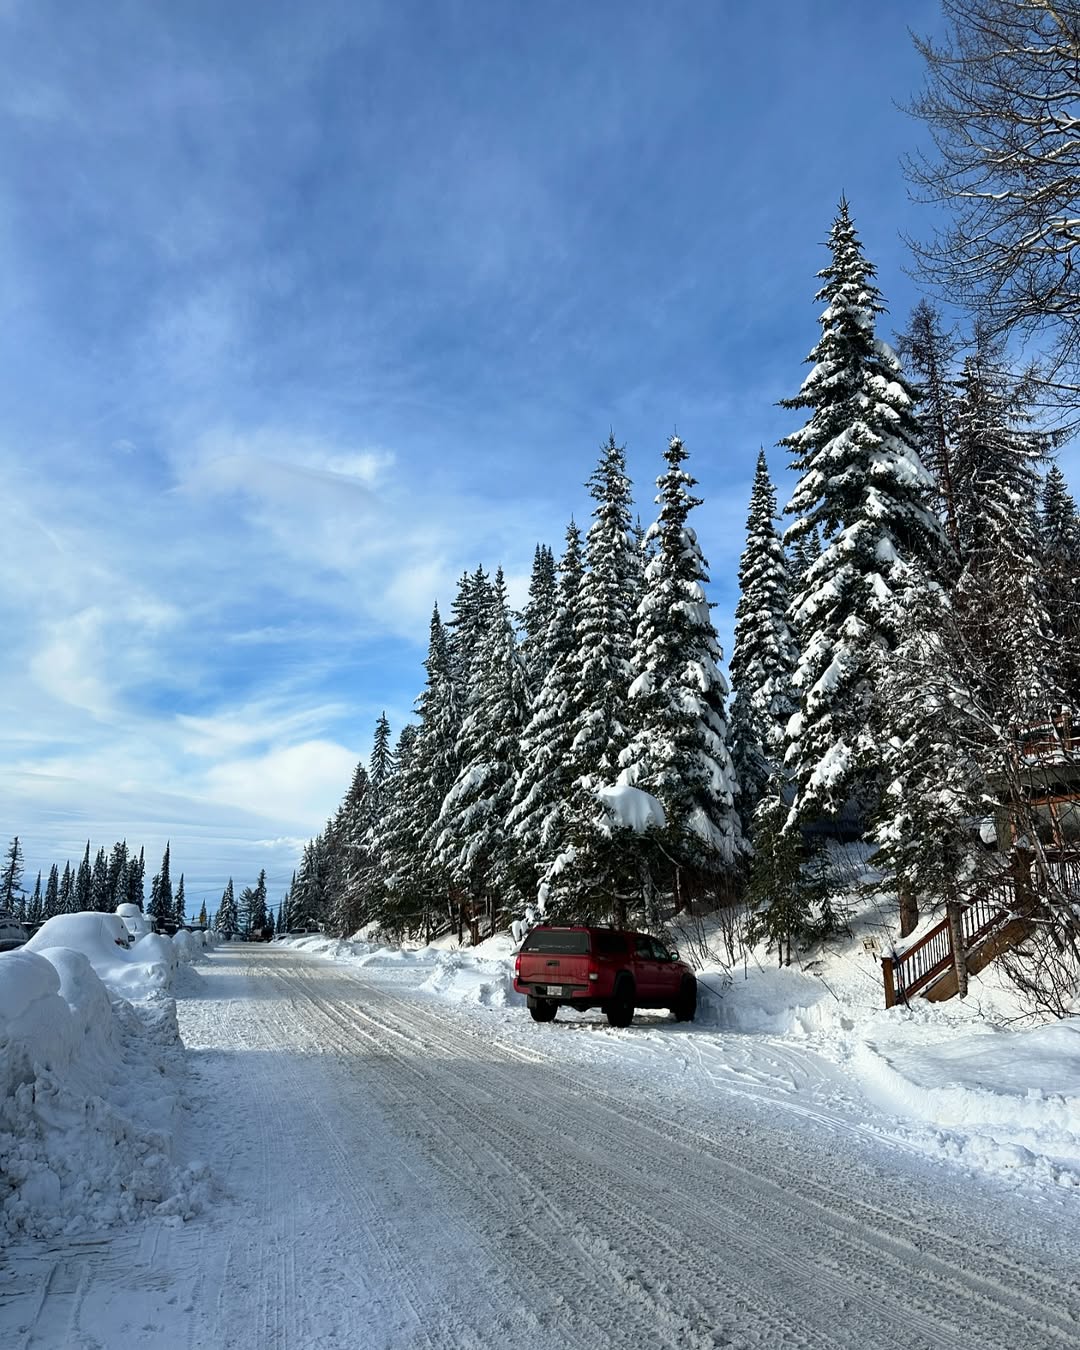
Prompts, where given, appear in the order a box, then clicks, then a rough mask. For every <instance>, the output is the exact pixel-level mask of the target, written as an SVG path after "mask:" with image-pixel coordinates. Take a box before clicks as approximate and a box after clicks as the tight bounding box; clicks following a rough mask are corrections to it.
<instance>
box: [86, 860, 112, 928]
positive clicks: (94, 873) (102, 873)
mask: <svg viewBox="0 0 1080 1350" xmlns="http://www.w3.org/2000/svg"><path fill="white" fill-rule="evenodd" d="M110 900H111V896H110V894H109V860H108V859H107V858H106V856H105V846H104V845H102V847H101V848H99V849H98V851H97V854H96V855H95V857H94V866H93V868H92V869H91V872H90V908H91V909H96V910H97V911H98V912H99V913H103V914H107V913H108V912H109V911H110V910H112V909H114V908H115V906H114V905H112V904H111V903H110Z"/></svg>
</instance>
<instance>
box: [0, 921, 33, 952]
mask: <svg viewBox="0 0 1080 1350" xmlns="http://www.w3.org/2000/svg"><path fill="white" fill-rule="evenodd" d="M29 938H30V933H29V931H28V930H27V929H26V928H25V927H24V926H23V925H22V924H21V923H20V922H19V920H18V919H16V918H15V916H14V915H13V914H0V952H13V951H14V950H15V948H16V947H21V946H22V945H23V943H24V942H27V941H28V940H29Z"/></svg>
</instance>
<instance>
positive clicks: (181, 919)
mask: <svg viewBox="0 0 1080 1350" xmlns="http://www.w3.org/2000/svg"><path fill="white" fill-rule="evenodd" d="M185 904H186V902H185V900H184V874H183V872H181V873H180V883H179V885H178V886H177V888H176V905H175V908H174V910H173V918H174V919H175V920H176V923H177V926H178V927H181V928H182V927H183V926H184V924H185V923H187V910H186V908H185Z"/></svg>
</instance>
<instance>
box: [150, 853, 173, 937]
mask: <svg viewBox="0 0 1080 1350" xmlns="http://www.w3.org/2000/svg"><path fill="white" fill-rule="evenodd" d="M169 849H170V845H169V843H168V842H166V844H165V852H164V853H163V854H162V858H161V871H160V872H158V874H157V875H156V876H155V877H154V881H153V885H152V886H151V888H150V917H151V918H152V919H153V920H155V922H161V923H166V922H168V921H169V920H170V919H171V918H172V917H173V910H174V908H175V901H174V900H173V888H172V878H171V877H170V876H169Z"/></svg>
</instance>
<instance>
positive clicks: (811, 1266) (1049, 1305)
mask: <svg viewBox="0 0 1080 1350" xmlns="http://www.w3.org/2000/svg"><path fill="white" fill-rule="evenodd" d="M338 973H339V974H340V975H341V977H342V979H343V981H347V982H352V983H353V984H356V985H360V986H361V990H362V996H363V998H364V1000H365V1005H366V1006H365V1007H364V1009H363V1010H359V1009H354V1006H353V1005H355V1002H356V999H357V995H354V996H353V997H352V998H348V997H346V1004H347V1005H349V1006H350V1015H352V1014H353V1012H354V1011H356V1012H360V1013H361V1015H362V1016H363V1017H364V1018H366V1019H367V1021H368V1024H369V1032H370V1034H371V1035H372V1036H373V1037H375V1039H376V1040H379V1039H381V1040H382V1041H384V1042H386V1041H392V1040H394V1039H395V1038H397V1039H399V1040H402V1041H403V1042H404V1045H405V1046H406V1047H407V1052H408V1053H413V1054H415V1055H417V1056H418V1057H423V1056H424V1055H426V1056H427V1058H428V1061H429V1062H430V1063H433V1064H437V1063H438V1062H439V1061H438V1056H439V1055H440V1054H442V1055H444V1056H445V1055H447V1054H455V1055H457V1056H458V1058H459V1059H460V1057H461V1040H462V1032H463V1031H464V1028H463V1026H462V1025H461V1023H460V1019H456V1018H454V1019H453V1034H451V1035H448V1034H447V1033H446V1031H445V1026H444V1023H445V1021H446V1020H447V1019H448V1018H452V1012H451V1013H448V1014H447V1018H442V1019H441V1020H440V1017H439V1016H438V1015H437V1014H436V1015H433V1013H432V1011H431V1010H430V1009H429V1008H427V1007H424V1005H423V1004H422V1003H421V1002H420V1001H419V1000H415V999H402V998H399V997H395V996H393V995H389V994H387V993H385V992H384V991H383V990H381V989H379V988H377V987H374V986H370V985H366V984H364V982H363V981H362V979H360V978H358V977H357V976H355V975H354V974H353V972H351V971H348V972H338ZM292 978H294V979H295V978H296V977H295V976H293V977H292ZM316 987H317V988H321V989H323V990H325V987H326V986H325V982H324V981H323V980H322V979H320V980H319V981H318V982H317V984H316ZM346 988H347V986H346ZM323 1002H324V1003H325V998H324V999H323ZM373 1005H374V1006H375V1007H376V1008H377V1009H378V1011H377V1012H373V1011H372V1006H373ZM328 1006H329V1005H327V1007H328ZM339 1012H340V1010H339ZM440 1012H441V1010H440ZM327 1015H328V1016H330V1015H331V1014H330V1013H329V1012H328V1013H327ZM624 1034H625V1033H624ZM466 1038H467V1039H474V1038H473V1037H470V1036H468V1033H466ZM482 1050H483V1057H484V1062H483V1065H482V1072H483V1073H484V1075H485V1076H486V1077H487V1080H488V1091H487V1094H486V1100H482V1101H481V1102H480V1103H479V1104H478V1106H476V1107H474V1108H473V1110H472V1115H471V1121H472V1128H473V1129H474V1130H477V1129H481V1128H482V1126H483V1123H484V1115H485V1113H486V1112H489V1111H490V1107H491V1104H492V1100H493V1099H494V1101H495V1103H496V1104H498V1103H499V1102H511V1101H512V1100H513V1098H512V1096H511V1094H512V1093H513V1092H520V1091H521V1088H522V1079H521V1076H520V1075H518V1076H517V1077H516V1078H515V1077H513V1076H511V1077H510V1078H509V1079H508V1078H507V1076H506V1074H505V1072H504V1067H503V1068H501V1067H500V1066H499V1065H498V1063H493V1062H492V1061H493V1056H494V1053H495V1052H494V1049H493V1047H492V1046H491V1044H490V1041H489V1042H485V1043H484V1045H483V1047H482ZM498 1053H499V1055H500V1056H502V1057H503V1058H504V1061H505V1059H507V1058H509V1059H514V1058H516V1059H518V1060H519V1061H521V1060H524V1061H525V1062H527V1063H528V1064H529V1065H530V1067H532V1068H533V1069H534V1070H537V1069H539V1070H541V1071H542V1072H543V1074H544V1076H545V1077H546V1078H547V1079H548V1082H549V1084H550V1081H551V1080H552V1079H554V1080H555V1082H556V1083H557V1084H558V1086H559V1088H560V1091H561V1093H562V1094H564V1099H565V1100H573V1095H574V1093H575V1092H576V1091H577V1089H578V1087H579V1083H578V1082H577V1081H576V1080H575V1079H574V1078H573V1076H572V1074H570V1073H568V1072H567V1071H566V1070H565V1069H563V1068H560V1067H557V1066H554V1065H553V1064H552V1063H551V1061H550V1058H549V1057H545V1056H544V1055H543V1054H542V1053H541V1052H534V1053H530V1052H526V1051H523V1050H522V1049H521V1048H520V1047H518V1046H508V1045H507V1044H505V1043H503V1042H501V1041H500V1043H499V1045H498ZM422 1076H423V1075H422V1074H421V1077H422ZM496 1077H501V1078H502V1080H503V1085H504V1086H503V1089H502V1091H501V1092H492V1091H491V1087H492V1084H493V1080H494V1079H495V1078H496ZM524 1081H525V1085H526V1091H528V1092H530V1112H531V1114H532V1116H533V1117H534V1119H536V1120H539V1121H546V1127H547V1128H552V1129H558V1127H559V1124H560V1121H559V1119H558V1117H556V1118H554V1119H553V1118H552V1115H551V1112H550V1108H549V1106H548V1104H547V1103H545V1102H544V1101H543V1100H540V1099H538V1097H537V1095H536V1094H535V1092H531V1091H530V1089H529V1084H528V1080H527V1079H526V1080H524ZM455 1092H456V1093H457V1096H458V1098H460V1097H461V1094H462V1089H461V1088H460V1086H454V1085H451V1087H450V1088H445V1087H444V1090H443V1097H442V1107H443V1109H450V1108H449V1106H448V1105H447V1100H448V1098H447V1093H449V1096H450V1097H451V1098H452V1097H453V1096H454V1093H455ZM589 1093H590V1106H589V1111H594V1110H595V1108H597V1107H600V1106H602V1107H603V1110H604V1111H605V1112H606V1118H602V1119H601V1120H599V1121H596V1122H595V1124H596V1127H597V1128H598V1129H600V1130H601V1131H606V1132H607V1133H608V1134H610V1133H612V1132H613V1131H617V1126H618V1124H619V1122H620V1121H621V1120H623V1119H625V1118H626V1116H627V1113H628V1111H629V1112H630V1118H631V1119H632V1120H633V1122H634V1124H635V1126H637V1127H638V1128H645V1129H647V1130H648V1131H649V1132H650V1133H652V1134H653V1135H654V1136H655V1137H656V1147H657V1150H658V1151H659V1150H662V1149H663V1147H664V1144H665V1142H668V1141H671V1140H675V1141H677V1142H678V1143H679V1144H680V1145H681V1146H682V1147H683V1148H685V1149H689V1150H690V1151H691V1152H693V1151H694V1150H701V1149H705V1150H708V1151H709V1154H710V1155H711V1165H712V1166H713V1168H714V1169H715V1168H716V1166H717V1165H718V1164H726V1167H727V1172H728V1175H727V1176H726V1177H724V1178H723V1181H724V1185H725V1187H726V1188H727V1189H729V1190H730V1189H732V1188H735V1189H736V1190H741V1192H742V1201H743V1203H744V1204H745V1205H746V1206H747V1212H748V1213H749V1212H752V1211H753V1208H754V1207H755V1206H756V1207H758V1208H759V1209H760V1210H761V1211H762V1213H761V1215H760V1216H759V1217H765V1216H766V1215H767V1216H768V1218H769V1220H770V1224H771V1225H772V1226H774V1231H777V1232H779V1233H781V1234H783V1233H785V1232H788V1233H790V1228H791V1226H792V1224H793V1223H794V1222H798V1223H801V1224H810V1225H811V1226H813V1227H817V1228H819V1229H822V1232H821V1234H820V1236H821V1239H822V1241H821V1242H820V1243H814V1244H813V1245H814V1247H815V1250H814V1252H813V1261H803V1262H801V1263H800V1262H799V1261H794V1262H792V1259H791V1256H790V1252H785V1250H784V1247H783V1244H781V1245H780V1246H779V1247H777V1246H774V1247H773V1249H772V1250H771V1252H769V1253H767V1255H768V1258H769V1260H770V1265H771V1262H772V1261H778V1262H779V1263H780V1267H781V1268H784V1267H786V1268H787V1269H788V1270H789V1272H790V1274H791V1275H792V1276H797V1275H798V1273H799V1271H800V1269H801V1270H802V1273H803V1275H804V1276H805V1277H808V1278H809V1279H810V1280H811V1281H813V1280H817V1281H821V1280H822V1278H823V1277H824V1279H825V1281H826V1283H827V1284H828V1285H829V1286H830V1290H829V1294H830V1297H829V1299H827V1300H826V1303H828V1302H830V1301H832V1306H833V1307H834V1308H835V1307H837V1306H840V1304H841V1303H842V1302H845V1301H846V1302H847V1305H848V1309H849V1311H850V1309H851V1306H852V1304H853V1303H856V1304H859V1303H861V1304H862V1306H863V1309H864V1312H870V1311H872V1310H873V1309H874V1306H875V1305H877V1306H878V1307H881V1308H888V1307H889V1305H890V1304H892V1305H894V1308H895V1320H896V1322H897V1324H898V1325H901V1326H903V1327H904V1328H905V1329H906V1331H907V1332H908V1333H909V1334H912V1335H913V1336H914V1338H915V1339H912V1341H911V1344H919V1343H920V1340H919V1337H923V1338H925V1343H927V1344H933V1345H935V1346H936V1345H942V1346H956V1347H963V1346H968V1345H973V1344H976V1343H978V1342H977V1336H978V1335H979V1334H981V1335H984V1336H988V1337H989V1343H992V1342H993V1338H994V1336H995V1335H996V1334H999V1333H1000V1328H1001V1326H1002V1325H1005V1324H1015V1323H1016V1322H1019V1324H1020V1325H1024V1326H1026V1327H1027V1328H1028V1329H1030V1331H1031V1332H1032V1333H1037V1335H1038V1337H1039V1339H1038V1340H1034V1339H1030V1340H1028V1341H1026V1342H1025V1344H1028V1345H1031V1346H1035V1345H1040V1346H1041V1345H1047V1346H1051V1345H1054V1346H1070V1347H1072V1346H1075V1344H1076V1329H1075V1322H1074V1320H1073V1317H1072V1313H1071V1310H1070V1309H1069V1307H1068V1301H1067V1300H1068V1297H1069V1296H1072V1297H1075V1281H1074V1282H1073V1285H1072V1291H1073V1292H1072V1293H1071V1295H1070V1294H1069V1293H1068V1292H1067V1291H1066V1290H1063V1289H1062V1284H1061V1281H1060V1277H1058V1278H1057V1279H1055V1278H1054V1277H1053V1276H1052V1275H1048V1274H1047V1272H1045V1271H1043V1270H1042V1269H1041V1268H1040V1267H1039V1266H1036V1265H1032V1264H1031V1263H1028V1264H1026V1265H1021V1266H1020V1268H1019V1269H1017V1262H1016V1253H1014V1252H1008V1253H1006V1254H1004V1255H1002V1254H1000V1253H999V1252H995V1251H994V1250H993V1249H992V1248H987V1247H985V1246H983V1244H979V1243H978V1242H977V1240H976V1243H975V1245H976V1247H977V1248H979V1250H977V1251H976V1252H975V1253H971V1252H969V1250H968V1246H969V1244H971V1242H972V1239H971V1236H970V1235H964V1236H962V1237H961V1236H957V1237H952V1236H950V1235H949V1234H948V1233H946V1232H944V1231H935V1230H934V1229H933V1228H932V1227H931V1228H929V1229H928V1228H927V1227H926V1218H925V1217H924V1216H923V1215H915V1216H914V1217H913V1218H910V1219H909V1218H907V1217H906V1216H905V1214H904V1212H903V1210H902V1209H900V1208H899V1207H898V1208H897V1210H896V1212H895V1213H894V1214H893V1215H891V1216H889V1217H887V1218H886V1219H885V1220H884V1222H883V1215H882V1213H881V1207H880V1203H871V1202H864V1201H862V1200H861V1198H860V1197H859V1196H858V1195H857V1194H852V1193H851V1188H850V1187H849V1188H848V1189H847V1192H846V1193H845V1194H844V1197H843V1199H844V1204H845V1205H846V1206H847V1207H848V1208H849V1210H850V1211H853V1213H851V1214H843V1213H841V1212H840V1211H839V1210H838V1207H837V1196H836V1193H835V1181H832V1180H830V1181H829V1182H827V1183H824V1184H819V1183H816V1182H815V1181H814V1179H813V1178H810V1177H806V1176H804V1175H802V1174H801V1164H800V1160H797V1159H792V1160H791V1163H790V1166H789V1167H788V1169H787V1170H786V1171H783V1172H782V1175H786V1176H788V1177H789V1178H790V1180H788V1181H785V1182H784V1183H783V1184H779V1183H774V1182H771V1181H769V1180H768V1178H764V1177H761V1176H760V1175H759V1174H758V1171H759V1170H760V1162H759V1161H758V1160H755V1159H754V1157H753V1156H752V1153H751V1152H750V1150H748V1148H747V1143H746V1141H745V1140H743V1141H741V1142H740V1141H739V1140H738V1138H737V1137H736V1139H734V1140H733V1139H732V1138H731V1137H730V1136H728V1137H726V1138H725V1136H724V1135H723V1134H722V1133H720V1132H709V1133H708V1134H705V1135H703V1134H702V1133H701V1132H700V1131H694V1130H688V1129H687V1128H686V1127H685V1126H683V1125H681V1124H679V1123H678V1122H677V1121H675V1120H673V1119H672V1118H671V1117H670V1116H669V1115H664V1114H660V1113H658V1112H656V1111H655V1110H654V1109H651V1108H650V1107H649V1106H647V1105H645V1104H644V1103H642V1102H641V1101H640V1100H638V1101H636V1102H634V1103H633V1105H632V1106H631V1105H630V1104H629V1103H628V1102H627V1101H626V1100H625V1099H622V1098H619V1097H617V1096H613V1095H612V1094H610V1093H606V1092H604V1091H603V1090H602V1089H597V1088H596V1087H595V1075H593V1076H591V1077H590V1084H589ZM462 1104H463V1103H462ZM581 1109H582V1108H581V1106H580V1103H579V1104H578V1106H576V1107H575V1110H576V1111H577V1112H578V1113H579V1114H580V1113H581ZM586 1114H588V1112H586ZM490 1132H491V1131H490V1130H489V1133H490ZM602 1137H603V1136H602ZM775 1143H776V1140H775V1139H773V1140H770V1145H771V1146H775ZM736 1145H737V1146H736ZM725 1154H726V1155H728V1156H726V1157H725V1156H724V1155H725ZM748 1155H749V1156H748ZM748 1163H756V1165H757V1168H758V1171H755V1170H753V1168H751V1169H750V1170H748V1166H747V1165H748ZM863 1170H864V1171H865V1169H863ZM876 1180H877V1181H878V1183H879V1184H880V1180H881V1179H880V1176H878V1177H877V1178H876ZM748 1183H749V1185H748ZM680 1198H683V1197H680ZM905 1203H906V1201H905ZM908 1207H909V1206H908ZM691 1210H692V1212H696V1221H697V1222H698V1224H699V1225H701V1226H704V1227H706V1228H709V1229H710V1230H711V1232H712V1239H713V1242H714V1243H716V1244H717V1246H716V1250H717V1252H722V1251H724V1249H725V1248H728V1249H730V1247H731V1245H732V1239H733V1236H735V1235H734V1234H733V1233H732V1231H731V1229H730V1227H728V1228H727V1229H725V1228H724V1227H723V1226H719V1227H718V1226H717V1225H716V1223H715V1220H714V1219H712V1218H711V1216H710V1214H709V1212H708V1210H707V1208H706V1209H705V1210H704V1211H701V1210H696V1209H695V1206H693V1205H691ZM793 1210H795V1211H802V1212H801V1213H800V1214H799V1215H798V1218H797V1219H795V1218H794V1217H793V1213H792V1211H793ZM630 1219H631V1222H632V1219H633V1216H632V1215H631V1216H630ZM867 1234H869V1235H870V1237H869V1238H868V1237H867ZM761 1238H762V1233H761V1224H760V1223H759V1224H758V1227H757V1231H756V1238H755V1242H754V1244H753V1245H754V1247H755V1249H757V1250H758V1251H760V1248H761ZM830 1248H831V1249H832V1250H833V1251H834V1253H838V1255H832V1256H830V1255H829V1250H830ZM751 1255H752V1253H751V1252H750V1251H749V1250H747V1251H746V1252H745V1253H744V1258H747V1257H749V1256H751ZM771 1268H772V1269H773V1270H775V1269H776V1268H777V1267H776V1266H771ZM913 1268H915V1269H916V1270H917V1272H918V1278H917V1281H916V1288H915V1289H911V1288H908V1290H907V1293H906V1295H905V1296H904V1297H903V1298H902V1299H901V1298H898V1295H897V1290H898V1289H903V1288H904V1286H905V1285H910V1284H911V1277H912V1271H913ZM853 1272H857V1273H858V1278H859V1282H860V1283H861V1284H862V1285H863V1289H862V1290H859V1288H858V1287H857V1286H855V1285H853V1283H852V1278H851V1277H852V1273H853ZM882 1272H884V1274H883V1273H882ZM744 1273H745V1272H744ZM1063 1294H1066V1299H1065V1306H1064V1308H1063V1309H1062V1311H1061V1312H1057V1311H1055V1309H1057V1308H1059V1307H1061V1305H1062V1302H1063V1299H1062V1295H1063ZM801 1296H802V1298H803V1300H804V1301H805V1298H806V1290H805V1289H804V1290H803V1291H802V1295H801ZM958 1300H959V1301H960V1303H962V1304H965V1305H968V1304H970V1305H971V1308H972V1311H973V1313H977V1312H979V1310H980V1308H981V1315H979V1316H973V1317H971V1318H965V1324H964V1325H963V1326H962V1327H959V1328H955V1329H952V1330H950V1329H949V1328H948V1327H947V1326H942V1324H941V1320H940V1310H941V1309H942V1308H943V1307H944V1308H949V1307H952V1308H956V1307H957V1301H958ZM913 1304H914V1306H913ZM982 1305H987V1306H986V1307H983V1306H982ZM829 1320H833V1319H828V1320H827V1321H826V1322H825V1323H824V1325H828V1322H829ZM879 1322H880V1317H879ZM980 1324H981V1325H982V1327H983V1331H982V1332H977V1331H976V1328H978V1327H979V1326H980ZM831 1334H834V1333H831ZM778 1343H779V1342H778ZM822 1343H827V1344H840V1343H843V1342H842V1341H833V1340H828V1341H824V1342H822ZM983 1343H984V1344H985V1343H988V1342H987V1341H986V1340H984V1341H983Z"/></svg>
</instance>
